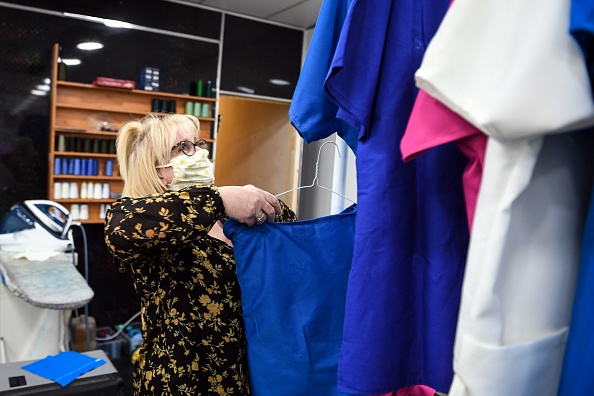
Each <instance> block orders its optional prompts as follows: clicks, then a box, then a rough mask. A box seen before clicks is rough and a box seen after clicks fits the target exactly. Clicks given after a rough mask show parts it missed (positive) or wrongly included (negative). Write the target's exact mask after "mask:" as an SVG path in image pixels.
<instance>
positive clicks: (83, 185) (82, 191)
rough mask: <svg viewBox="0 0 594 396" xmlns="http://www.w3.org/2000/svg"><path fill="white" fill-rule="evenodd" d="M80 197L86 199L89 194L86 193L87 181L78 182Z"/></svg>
mask: <svg viewBox="0 0 594 396" xmlns="http://www.w3.org/2000/svg"><path fill="white" fill-rule="evenodd" d="M80 197H81V198H82V199H87V198H88V197H89V196H88V195H87V182H85V181H84V182H82V183H80Z"/></svg>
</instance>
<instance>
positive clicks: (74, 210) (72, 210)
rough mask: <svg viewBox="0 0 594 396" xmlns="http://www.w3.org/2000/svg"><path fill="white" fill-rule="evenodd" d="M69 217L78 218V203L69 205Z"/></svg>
mask: <svg viewBox="0 0 594 396" xmlns="http://www.w3.org/2000/svg"><path fill="white" fill-rule="evenodd" d="M70 217H72V220H80V205H79V204H72V205H70Z"/></svg>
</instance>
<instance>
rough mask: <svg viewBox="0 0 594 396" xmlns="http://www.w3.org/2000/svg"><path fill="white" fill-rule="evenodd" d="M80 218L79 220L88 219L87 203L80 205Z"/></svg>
mask: <svg viewBox="0 0 594 396" xmlns="http://www.w3.org/2000/svg"><path fill="white" fill-rule="evenodd" d="M80 219H81V220H89V205H87V204H81V205H80Z"/></svg>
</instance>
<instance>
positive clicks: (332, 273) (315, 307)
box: [224, 206, 355, 396]
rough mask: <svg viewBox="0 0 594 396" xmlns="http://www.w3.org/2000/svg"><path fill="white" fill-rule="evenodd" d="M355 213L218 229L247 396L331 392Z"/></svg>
mask: <svg viewBox="0 0 594 396" xmlns="http://www.w3.org/2000/svg"><path fill="white" fill-rule="evenodd" d="M354 227H355V207H354V206H351V207H350V208H347V209H345V211H343V212H342V213H341V214H337V215H333V216H327V217H322V218H318V219H313V220H305V221H297V222H292V223H265V224H263V225H261V226H254V227H251V228H250V227H247V226H245V225H242V224H240V223H238V222H236V221H234V220H228V221H227V222H226V223H225V226H224V232H225V235H227V237H228V238H229V239H231V241H232V242H233V247H234V251H235V260H236V263H237V276H238V278H239V284H240V287H241V298H242V305H243V315H244V322H245V334H246V338H247V342H248V367H249V373H250V388H251V392H252V396H263V395H270V396H278V395H283V396H291V395H295V396H303V395H308V396H317V395H319V396H332V395H345V393H341V392H339V391H338V390H337V367H338V354H339V351H340V345H341V340H342V328H343V320H344V301H345V295H346V286H347V278H348V273H349V269H350V264H351V259H352V254H353V238H354Z"/></svg>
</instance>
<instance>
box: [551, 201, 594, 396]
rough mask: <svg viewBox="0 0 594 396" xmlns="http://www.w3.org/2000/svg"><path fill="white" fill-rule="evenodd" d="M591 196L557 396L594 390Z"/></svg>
mask: <svg viewBox="0 0 594 396" xmlns="http://www.w3.org/2000/svg"><path fill="white" fill-rule="evenodd" d="M591 194H592V195H591V196H590V208H589V211H588V217H587V219H586V229H585V232H584V239H583V241H582V255H581V259H580V269H579V272H578V280H577V284H576V291H575V298H574V303H573V311H572V314H571V323H570V325H569V337H568V339H567V346H566V349H565V359H564V360H563V371H562V375H561V382H560V385H559V392H558V393H557V394H558V396H575V395H580V394H583V393H585V392H588V391H589V390H590V389H593V388H594V376H593V375H592V373H594V337H593V336H592V335H593V334H594V315H592V304H593V303H594V191H593V192H592V193H591Z"/></svg>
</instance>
